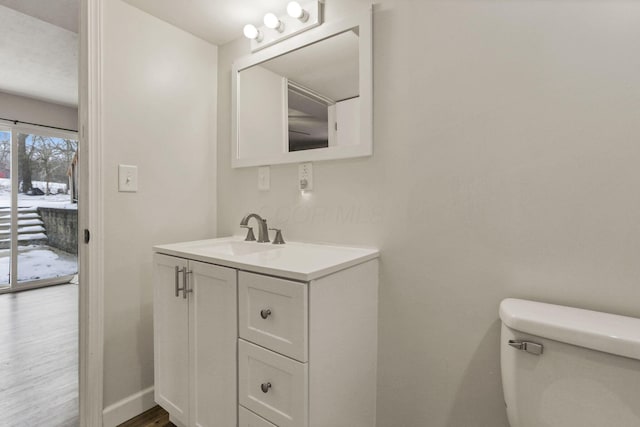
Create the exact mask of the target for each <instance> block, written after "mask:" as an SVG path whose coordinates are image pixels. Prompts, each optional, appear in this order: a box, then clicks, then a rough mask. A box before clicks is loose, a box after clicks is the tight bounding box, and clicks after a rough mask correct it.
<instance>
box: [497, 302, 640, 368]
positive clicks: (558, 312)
mask: <svg viewBox="0 0 640 427" xmlns="http://www.w3.org/2000/svg"><path fill="white" fill-rule="evenodd" d="M500 319H501V320H502V323H504V324H505V325H506V326H508V327H509V328H511V329H515V330H517V331H520V332H524V333H526V334H531V335H537V336H539V337H542V338H547V339H551V340H554V341H560V342H564V343H567V344H573V345H577V346H580V347H585V348H589V349H593V350H598V351H603V352H605V353H611V354H616V355H619V356H625V357H630V358H633V359H638V360H640V319H637V318H635V317H626V316H619V315H616V314H609V313H601V312H598V311H590V310H583V309H580V308H573V307H565V306H561V305H554V304H545V303H541V302H534V301H527V300H521V299H514V298H507V299H505V300H503V301H502V302H501V303H500Z"/></svg>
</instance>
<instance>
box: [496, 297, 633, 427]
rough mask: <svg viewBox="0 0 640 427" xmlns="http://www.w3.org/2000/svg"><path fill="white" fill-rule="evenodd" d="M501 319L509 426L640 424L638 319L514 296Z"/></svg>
mask: <svg viewBox="0 0 640 427" xmlns="http://www.w3.org/2000/svg"><path fill="white" fill-rule="evenodd" d="M500 319H502V337H501V343H500V347H501V348H500V357H501V365H502V388H503V392H504V399H505V403H506V405H507V414H508V416H509V423H510V424H511V427H640V319H636V318H632V317H624V316H617V315H613V314H607V313H599V312H595V311H588V310H581V309H577V308H570V307H563V306H558V305H551V304H543V303H538V302H532V301H525V300H518V299H505V300H504V301H502V303H501V304H500Z"/></svg>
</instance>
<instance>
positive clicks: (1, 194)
mask: <svg viewBox="0 0 640 427" xmlns="http://www.w3.org/2000/svg"><path fill="white" fill-rule="evenodd" d="M46 184H47V183H46V182H44V181H33V185H34V187H38V188H40V189H42V190H44V189H45V188H46ZM64 186H65V184H60V183H56V182H50V183H49V189H50V190H51V191H57V190H58V188H62V189H64ZM9 206H11V180H10V179H9V178H0V208H2V207H9ZM18 206H20V207H38V206H42V207H47V208H60V209H78V204H77V203H71V196H69V195H68V194H51V195H49V196H29V195H27V194H23V193H18Z"/></svg>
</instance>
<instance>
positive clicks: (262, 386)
mask: <svg viewBox="0 0 640 427" xmlns="http://www.w3.org/2000/svg"><path fill="white" fill-rule="evenodd" d="M270 388H271V383H262V384H260V390H262V392H263V393H268V392H269V389H270Z"/></svg>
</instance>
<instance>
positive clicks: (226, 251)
mask: <svg viewBox="0 0 640 427" xmlns="http://www.w3.org/2000/svg"><path fill="white" fill-rule="evenodd" d="M273 249H278V246H276V245H272V244H270V243H255V242H244V241H241V242H219V243H209V244H208V245H206V246H202V247H200V248H199V250H200V251H202V252H205V253H207V252H211V253H212V254H220V255H229V256H233V255H238V256H239V255H249V254H255V253H258V252H264V251H270V250H273Z"/></svg>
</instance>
